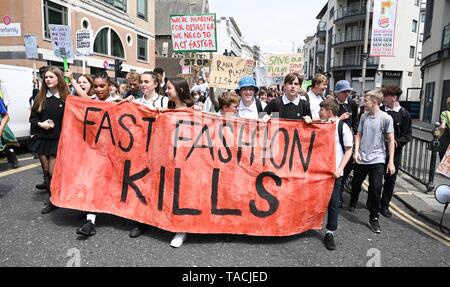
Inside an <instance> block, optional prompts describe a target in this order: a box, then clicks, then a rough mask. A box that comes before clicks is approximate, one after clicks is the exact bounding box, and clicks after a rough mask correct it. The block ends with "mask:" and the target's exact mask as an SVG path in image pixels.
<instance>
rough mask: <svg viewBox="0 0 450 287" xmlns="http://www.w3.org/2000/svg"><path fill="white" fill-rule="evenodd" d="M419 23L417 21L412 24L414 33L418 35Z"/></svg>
mask: <svg viewBox="0 0 450 287" xmlns="http://www.w3.org/2000/svg"><path fill="white" fill-rule="evenodd" d="M417 23H418V22H417V21H416V20H413V22H412V31H413V32H414V33H417Z"/></svg>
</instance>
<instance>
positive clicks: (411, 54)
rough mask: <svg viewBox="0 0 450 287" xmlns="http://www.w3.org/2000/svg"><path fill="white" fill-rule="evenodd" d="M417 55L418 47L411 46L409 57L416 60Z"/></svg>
mask: <svg viewBox="0 0 450 287" xmlns="http://www.w3.org/2000/svg"><path fill="white" fill-rule="evenodd" d="M415 53H416V47H414V46H410V47H409V57H410V58H411V59H414V54H415Z"/></svg>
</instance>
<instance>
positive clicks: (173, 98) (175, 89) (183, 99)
mask: <svg viewBox="0 0 450 287" xmlns="http://www.w3.org/2000/svg"><path fill="white" fill-rule="evenodd" d="M166 94H167V96H168V97H169V101H170V102H169V109H175V110H177V109H185V108H193V106H194V98H193V97H192V95H191V93H190V89H189V84H188V83H187V81H186V80H185V79H183V78H172V79H169V80H168V81H167V90H166ZM185 240H186V233H180V232H179V233H177V234H175V236H174V237H173V239H172V241H171V242H170V246H172V247H174V248H178V247H180V246H181V245H182V244H183V242H184V241H185Z"/></svg>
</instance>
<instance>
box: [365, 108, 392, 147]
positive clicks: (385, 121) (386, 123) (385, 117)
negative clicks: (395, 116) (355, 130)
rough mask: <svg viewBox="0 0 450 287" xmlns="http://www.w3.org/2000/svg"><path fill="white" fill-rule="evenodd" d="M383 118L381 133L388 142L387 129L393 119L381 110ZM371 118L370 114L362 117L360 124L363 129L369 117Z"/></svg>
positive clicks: (381, 120)
mask: <svg viewBox="0 0 450 287" xmlns="http://www.w3.org/2000/svg"><path fill="white" fill-rule="evenodd" d="M380 113H381V116H380V130H381V133H382V134H383V136H384V141H385V142H387V129H388V128H389V121H390V119H391V116H390V115H389V114H388V113H386V112H383V111H381V110H380ZM368 116H369V113H367V112H366V113H364V114H362V116H361V119H360V122H361V125H362V127H364V121H365V120H366V119H367V117H368Z"/></svg>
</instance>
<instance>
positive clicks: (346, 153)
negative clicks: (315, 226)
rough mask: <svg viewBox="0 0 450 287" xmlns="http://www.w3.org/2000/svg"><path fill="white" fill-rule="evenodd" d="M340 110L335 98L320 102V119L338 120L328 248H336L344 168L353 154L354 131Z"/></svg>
mask: <svg viewBox="0 0 450 287" xmlns="http://www.w3.org/2000/svg"><path fill="white" fill-rule="evenodd" d="M338 111H339V106H338V104H337V103H336V101H335V99H333V98H327V99H326V100H324V101H323V102H321V103H320V111H319V116H320V119H321V120H323V121H334V122H336V135H335V144H336V171H335V172H334V177H335V180H334V188H333V193H332V195H331V199H330V203H329V204H328V220H327V226H326V228H327V232H326V234H325V238H324V243H325V247H326V248H327V249H328V250H335V249H336V243H335V241H334V233H335V231H336V230H337V227H338V215H339V199H340V195H341V185H342V176H343V175H344V168H345V166H346V164H347V162H348V161H349V160H350V158H351V156H352V147H353V133H352V131H351V130H350V128H349V126H348V125H346V124H345V123H344V122H343V121H341V120H339V118H338V117H337V113H338Z"/></svg>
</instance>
